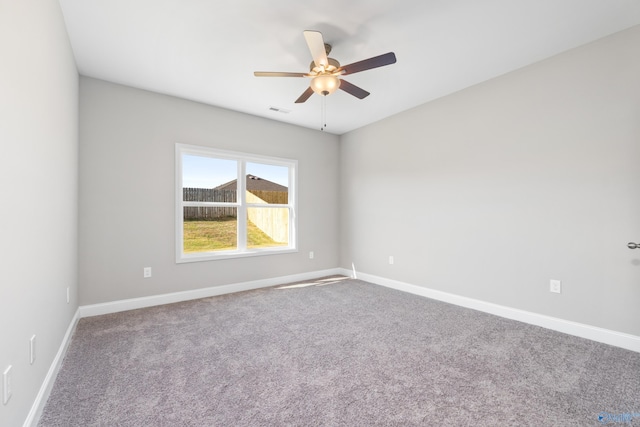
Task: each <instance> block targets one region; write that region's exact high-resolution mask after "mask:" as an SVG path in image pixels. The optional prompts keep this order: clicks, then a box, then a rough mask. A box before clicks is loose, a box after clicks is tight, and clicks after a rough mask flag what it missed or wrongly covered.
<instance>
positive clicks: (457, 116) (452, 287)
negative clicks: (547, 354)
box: [340, 27, 640, 335]
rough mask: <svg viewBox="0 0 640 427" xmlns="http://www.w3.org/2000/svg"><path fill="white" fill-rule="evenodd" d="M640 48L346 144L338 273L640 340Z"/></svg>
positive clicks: (549, 70) (557, 63) (582, 52)
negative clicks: (632, 244)
mask: <svg viewBox="0 0 640 427" xmlns="http://www.w3.org/2000/svg"><path fill="white" fill-rule="evenodd" d="M639 48H640V27H634V28H632V29H630V30H627V31H625V32H622V33H618V34H615V35H613V36H610V37H608V38H605V39H602V40H599V41H597V42H594V43H592V44H589V45H586V46H583V47H580V48H578V49H575V50H571V51H569V52H566V53H563V54H561V55H559V56H556V57H553V58H551V59H548V60H546V61H543V62H540V63H537V64H535V65H532V66H529V67H526V68H524V69H521V70H518V71H516V72H512V73H509V74H507V75H504V76H501V77H499V78H496V79H494V80H491V81H488V82H485V83H484V84H480V85H478V86H475V87H472V88H469V89H467V90H463V91H461V92H458V93H455V94H453V95H450V96H448V97H445V98H442V99H439V100H437V101H434V102H431V103H428V104H425V105H423V106H420V107H418V108H415V109H413V110H410V111H406V112H404V113H402V114H399V115H397V116H394V117H391V118H388V119H386V120H383V121H381V122H378V123H375V124H373V125H370V126H367V127H365V128H362V129H359V130H356V131H354V132H351V133H348V134H346V135H343V137H342V138H341V147H340V158H341V188H342V189H343V191H342V195H341V233H342V237H343V242H342V255H341V266H343V267H347V268H350V267H351V263H352V262H353V263H355V267H356V269H357V270H359V271H361V272H364V273H369V274H373V275H376V276H380V277H384V278H388V279H395V280H398V281H402V282H406V283H410V284H415V285H420V286H425V287H429V288H432V289H436V290H441V291H445V292H449V293H453V294H458V295H463V296H466V297H470V298H475V299H479V300H483V301H488V302H493V303H497V304H501V305H505V306H509V307H514V308H518V309H523V310H527V311H532V312H536V313H540V314H545V315H550V316H554V317H558V318H561V319H568V320H572V321H576V322H581V323H585V324H588V325H595V326H599V327H603V328H608V329H612V330H616V331H621V332H626V333H631V334H635V335H640V310H638V304H639V303H640V251H637V250H636V251H631V250H629V249H627V247H626V244H627V242H629V241H638V240H640V187H639V185H640V164H639V162H640V56H639V55H638V49H639ZM425 78H428V76H425ZM389 255H393V256H394V257H395V264H394V265H389V264H388V256H389ZM550 279H559V280H562V286H563V291H562V294H561V295H557V294H552V293H550V292H549V280H550Z"/></svg>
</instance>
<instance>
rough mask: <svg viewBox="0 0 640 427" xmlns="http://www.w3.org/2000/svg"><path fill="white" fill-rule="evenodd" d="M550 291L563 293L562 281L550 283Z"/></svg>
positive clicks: (551, 281)
mask: <svg viewBox="0 0 640 427" xmlns="http://www.w3.org/2000/svg"><path fill="white" fill-rule="evenodd" d="M549 291H550V292H554V293H556V294H559V293H561V292H562V282H561V281H560V280H553V279H552V280H550V281H549Z"/></svg>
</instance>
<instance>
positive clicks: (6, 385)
mask: <svg viewBox="0 0 640 427" xmlns="http://www.w3.org/2000/svg"><path fill="white" fill-rule="evenodd" d="M11 394H12V392H11V365H9V366H8V367H7V369H5V370H4V372H3V373H2V403H3V404H4V405H6V404H7V402H9V399H11Z"/></svg>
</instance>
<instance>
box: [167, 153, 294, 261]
mask: <svg viewBox="0 0 640 427" xmlns="http://www.w3.org/2000/svg"><path fill="white" fill-rule="evenodd" d="M185 154H187V155H195V156H203V157H212V158H216V159H228V160H235V161H237V162H238V173H237V175H238V179H237V183H238V187H237V191H238V196H237V200H236V203H233V204H230V203H216V202H185V201H183V190H182V157H183V155H185ZM247 163H261V164H267V165H274V166H285V167H288V168H289V187H288V193H289V203H287V204H269V205H265V204H254V203H247V201H246V193H245V188H246V183H245V181H246V176H247V174H246V164H247ZM297 171H298V161H297V160H292V159H284V158H279V157H270V156H262V155H258V154H249V153H243V152H238V151H227V150H219V149H217V148H210V147H200V146H196V145H189V144H180V143H177V144H176V147H175V185H176V191H175V193H176V200H175V205H176V239H175V245H176V263H185V262H197V261H212V260H221V259H231V258H243V257H251V256H262V255H275V254H283V253H292V252H298V249H297V248H298V240H297V233H296V231H297V228H298V227H297V225H298V224H297V212H296V210H297V209H296V208H297V200H298V197H297V187H298V185H297ZM185 206H205V207H209V206H227V207H228V206H233V207H236V208H237V217H238V236H237V239H238V247H237V249H234V250H226V251H210V252H196V253H184V242H183V239H184V209H183V208H184V207H185ZM252 207H257V208H264V207H269V208H287V209H289V245H288V246H273V247H267V248H247V247H246V242H247V227H246V218H247V208H252Z"/></svg>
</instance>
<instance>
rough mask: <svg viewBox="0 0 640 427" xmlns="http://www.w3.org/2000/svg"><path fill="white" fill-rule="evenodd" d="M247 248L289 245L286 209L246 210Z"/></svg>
mask: <svg viewBox="0 0 640 427" xmlns="http://www.w3.org/2000/svg"><path fill="white" fill-rule="evenodd" d="M247 219H248V220H247V247H248V248H266V247H270V246H287V245H288V244H289V209H288V208H247Z"/></svg>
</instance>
